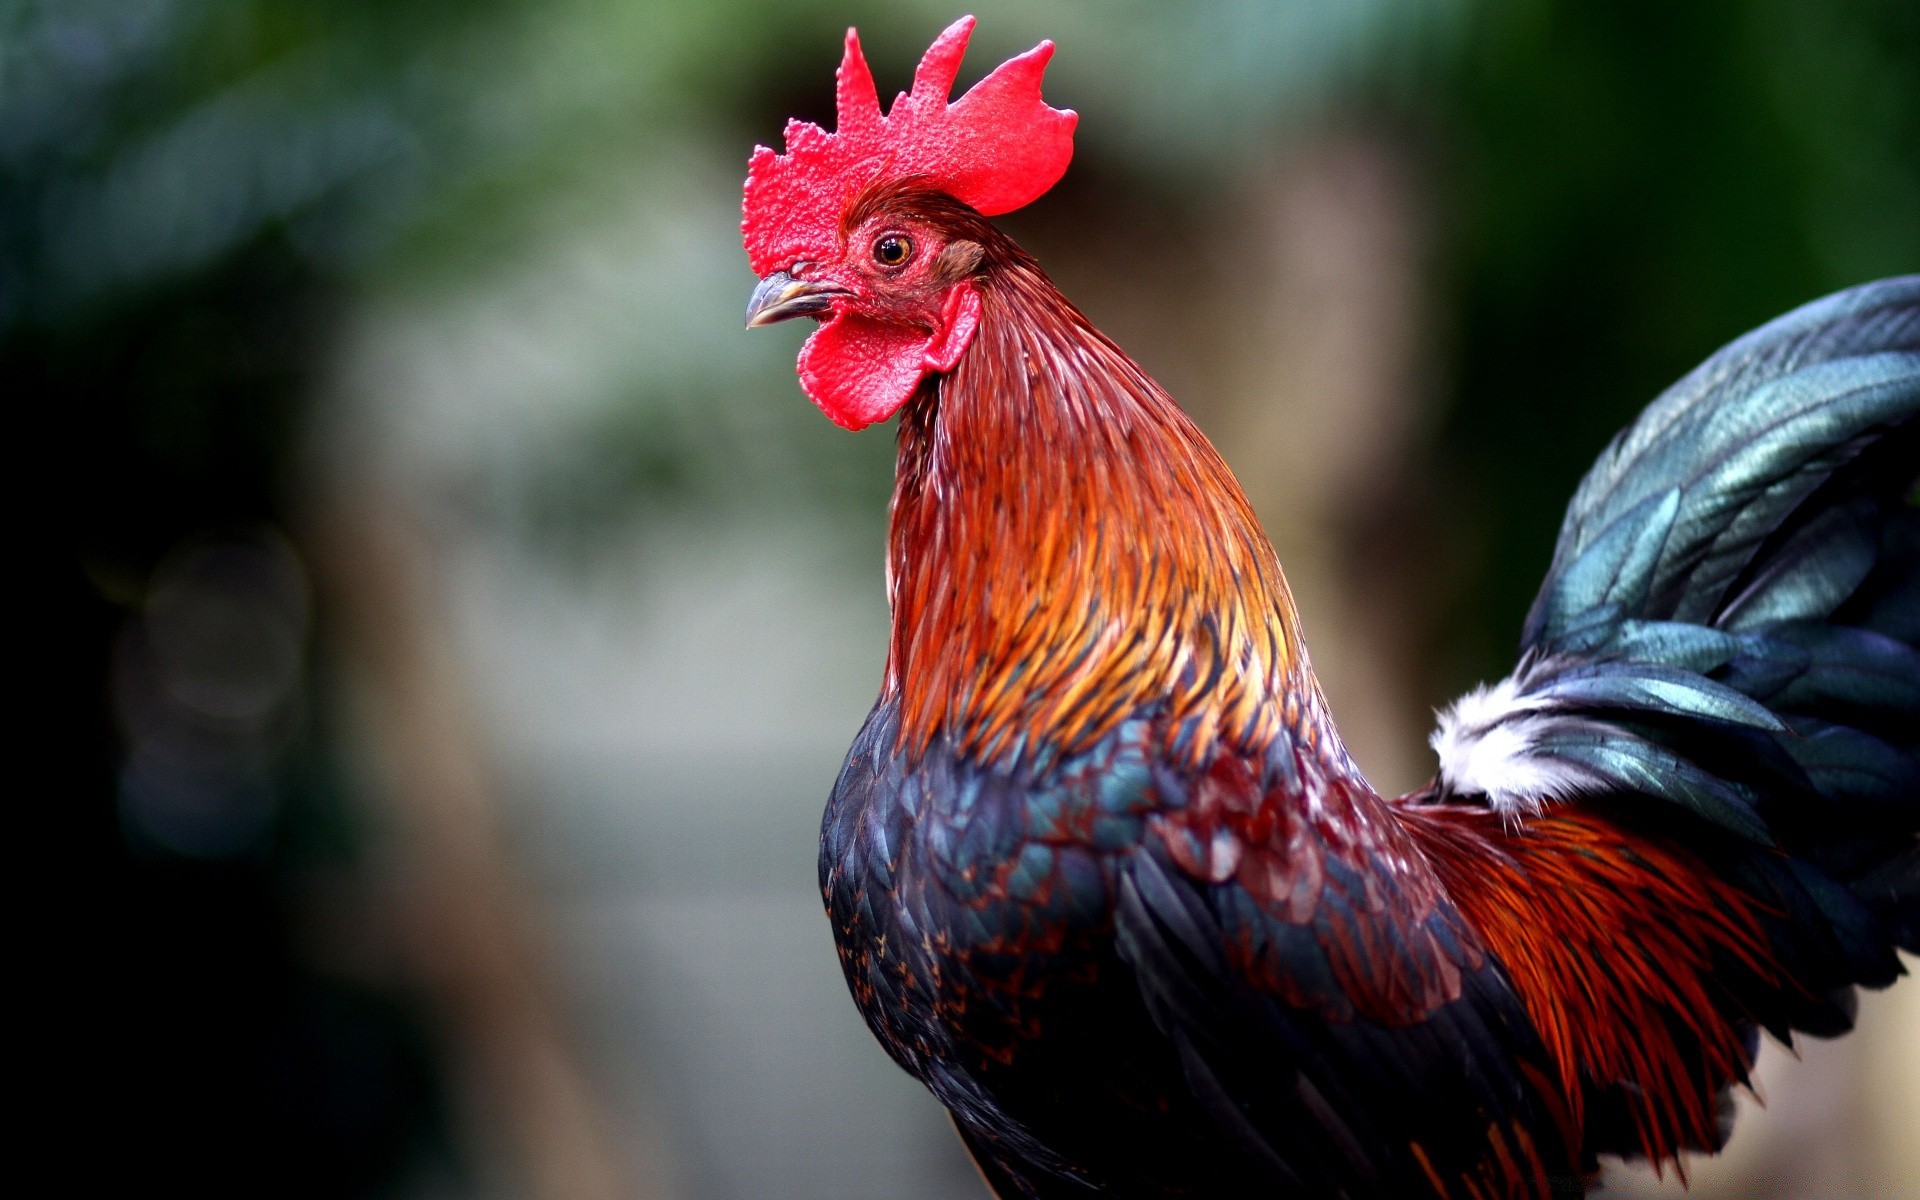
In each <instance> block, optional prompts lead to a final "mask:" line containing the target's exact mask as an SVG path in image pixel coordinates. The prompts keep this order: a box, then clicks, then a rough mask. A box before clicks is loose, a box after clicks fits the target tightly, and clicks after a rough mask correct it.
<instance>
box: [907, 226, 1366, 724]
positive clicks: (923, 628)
mask: <svg viewBox="0 0 1920 1200" xmlns="http://www.w3.org/2000/svg"><path fill="white" fill-rule="evenodd" d="M989 254H990V263H991V265H990V267H989V269H988V271H987V272H986V273H985V274H984V275H983V276H982V278H981V280H980V293H981V299H982V314H981V321H980V326H979V332H978V333H977V335H976V336H975V338H974V341H973V344H972V346H971V347H970V348H969V349H968V351H967V353H966V355H965V356H964V357H963V358H962V360H961V361H960V363H959V364H958V366H957V367H956V368H955V370H954V371H953V372H951V373H950V374H948V375H946V376H943V377H938V378H936V379H933V380H930V381H929V382H928V383H927V384H925V385H923V386H922V388H921V390H920V392H919V393H918V394H916V395H915V397H914V399H913V400H912V401H910V402H909V404H908V406H907V408H906V410H905V411H904V413H903V416H902V420H901V427H900V452H899V465H898V472H897V477H896V482H895V490H894V498H893V506H892V521H891V530H890V534H889V547H888V564H887V565H888V591H889V597H890V600H891V602H892V608H893V639H892V643H891V646H890V650H889V654H888V662H887V676H886V684H885V692H884V696H885V697H886V698H889V699H894V700H896V701H897V702H898V703H899V706H900V728H901V740H902V743H903V745H904V746H905V747H907V748H909V749H911V750H912V751H913V752H915V753H917V752H919V751H921V750H924V749H925V747H926V746H927V744H928V743H929V742H930V741H931V740H932V739H933V738H935V737H936V736H941V735H944V736H945V737H946V738H947V739H948V741H949V744H951V745H953V746H954V747H955V748H956V749H957V750H959V751H960V752H962V753H965V754H968V755H970V756H973V757H976V758H978V759H981V760H1000V759H1003V758H1006V757H1008V756H1014V757H1017V756H1019V755H1020V754H1021V753H1023V752H1029V753H1032V752H1039V751H1040V750H1041V749H1042V748H1043V747H1047V748H1051V749H1052V750H1054V751H1056V752H1060V753H1069V752H1072V751H1074V750H1078V749H1082V748H1085V747H1086V746H1088V745H1090V744H1091V743H1092V742H1094V741H1095V740H1097V739H1098V738H1100V737H1101V736H1102V735H1103V734H1105V733H1107V732H1108V731H1109V730H1111V729H1112V728H1113V727H1114V726H1115V725H1116V724H1118V723H1119V722H1120V721H1122V720H1124V719H1125V718H1127V717H1128V716H1130V715H1132V714H1133V713H1135V712H1137V711H1139V710H1141V709H1143V708H1145V707H1147V706H1149V705H1154V704H1156V703H1159V704H1164V706H1165V707H1164V710H1163V711H1164V712H1165V714H1166V716H1167V717H1168V718H1169V720H1168V723H1167V728H1168V729H1169V730H1170V731H1171V734H1170V735H1171V736H1173V737H1175V738H1177V739H1178V740H1179V741H1180V743H1181V744H1182V745H1184V746H1185V747H1187V749H1188V752H1189V753H1193V754H1196V755H1197V754H1198V753H1200V752H1201V751H1203V750H1204V749H1205V748H1207V747H1208V746H1210V745H1212V744H1213V743H1214V742H1215V741H1216V740H1217V739H1224V740H1225V741H1226V742H1228V743H1230V744H1234V745H1236V746H1238V747H1240V748H1242V749H1243V750H1245V751H1248V752H1258V751H1259V750H1261V749H1263V748H1264V747H1265V746H1266V745H1267V744H1268V743H1270V742H1271V741H1272V740H1273V739H1274V738H1275V737H1276V736H1277V735H1278V734H1279V733H1280V732H1281V730H1282V728H1283V727H1285V726H1286V725H1291V726H1292V727H1293V728H1294V729H1296V730H1299V729H1303V728H1306V729H1311V730H1312V732H1313V734H1314V735H1315V738H1314V740H1316V741H1318V742H1320V743H1321V744H1322V746H1323V748H1337V746H1338V743H1337V741H1336V740H1334V738H1333V735H1332V732H1331V730H1332V726H1331V722H1330V721H1328V720H1326V719H1325V715H1324V703H1323V701H1322V700H1321V698H1320V692H1319V688H1318V686H1317V684H1316V683H1315V682H1314V680H1313V676H1312V672H1311V670H1310V669H1309V667H1308V665H1307V660H1306V654H1305V651H1304V649H1303V647H1302V644H1301V640H1300V632H1299V627H1298V621H1297V620H1296V618H1295V615H1294V610H1293V602H1292V598H1291V597H1290V596H1289V595H1288V592H1287V585H1286V580H1285V579H1284V578H1283V577H1282V575H1281V572H1280V564H1279V562H1278V560H1277V559H1276V558H1275V556H1274V552H1273V547H1272V545H1271V544H1270V543H1269V542H1268V541H1267V538H1266V535H1265V534H1263V533H1262V532H1261V530H1260V527H1259V523H1258V521H1257V520H1256V519H1255V517H1254V514H1253V511H1252V509H1251V507H1250V506H1249V505H1248V504H1247V500H1246V497H1245V495H1244V494H1243V493H1242V492H1241V490H1240V487H1239V484H1238V483H1236V482H1235V480H1234V478H1233V475H1232V473H1231V472H1230V471H1229V470H1228V469H1227V466H1226V464H1225V463H1224V462H1223V461H1221V459H1220V456H1219V454H1218V453H1216V452H1215V450H1214V449H1213V447H1212V446H1211V445H1210V444H1209V443H1208V442H1207V440H1206V438H1205V436H1204V435H1202V434H1201V433H1200V431H1199V430H1198V429H1197V428H1196V427H1195V426H1194V424H1193V422H1192V421H1191V420H1189V419H1188V417H1187V416H1186V414H1185V413H1183V412H1181V410H1180V408H1179V407H1178V406H1177V405H1176V404H1175V403H1174V402H1173V399H1172V398H1171V397H1169V396H1168V395H1167V394H1166V392H1164V391H1163V390H1161V388H1160V386H1159V385H1158V384H1156V383H1155V382H1154V381H1153V380H1152V379H1150V378H1149V377H1148V376H1147V374H1146V373H1145V372H1144V371H1142V370H1141V369H1140V368H1139V367H1138V366H1137V365H1135V364H1134V362H1133V361H1132V360H1131V359H1129V358H1128V357H1127V356H1126V354H1125V353H1124V352H1122V351H1121V350H1120V349H1119V347H1117V346H1115V345H1114V344H1113V343H1112V342H1110V341H1108V340H1107V339H1106V338H1105V337H1104V336H1103V335H1102V334H1100V333H1099V331H1098V330H1096V329H1094V328H1093V326H1092V325H1091V324H1090V323H1089V322H1088V321H1087V319H1086V317H1085V316H1083V315H1082V314H1081V313H1080V312H1079V310H1077V309H1076V308H1074V307H1073V305H1072V304H1071V303H1069V302H1068V301H1067V300H1066V299H1065V297H1063V296H1061V294H1060V293H1059V292H1058V290H1056V289H1055V288H1054V286H1053V284H1052V283H1051V282H1050V281H1049V280H1048V279H1047V278H1046V277H1045V275H1044V274H1042V273H1041V271H1040V269H1039V268H1038V267H1037V266H1036V265H1034V264H1033V262H1032V260H1031V259H1029V258H1027V257H1026V256H1025V255H1024V254H1023V253H1021V252H1020V251H1019V250H1018V249H1017V248H1014V247H1012V244H1011V243H1004V242H1003V243H1001V244H997V245H990V246H989ZM1340 757H1341V758H1342V759H1344V757H1345V756H1344V753H1340Z"/></svg>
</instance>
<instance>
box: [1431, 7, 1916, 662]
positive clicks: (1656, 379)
mask: <svg viewBox="0 0 1920 1200" xmlns="http://www.w3.org/2000/svg"><path fill="white" fill-rule="evenodd" d="M1460 44H1461V47H1462V50H1463V55H1462V58H1461V60H1460V61H1459V63H1458V64H1457V65H1456V66H1455V67H1454V69H1453V70H1452V71H1450V72H1449V73H1448V75H1447V78H1446V81H1445V90H1444V93H1443V95H1442V96H1441V98H1440V100H1441V107H1440V108H1439V111H1440V112H1442V113H1444V117H1443V119H1442V121H1441V123H1440V138H1439V140H1440V144H1441V149H1442V154H1441V156H1440V158H1441V162H1442V164H1443V178H1444V181H1445V183H1446V185H1447V187H1448V195H1447V210H1446V214H1445V221H1446V225H1445V227H1446V228H1447V229H1448V230H1449V231H1450V233H1451V238H1452V242H1451V245H1450V247H1449V251H1450V259H1451V261H1450V262H1449V263H1448V264H1447V267H1448V291H1447V293H1446V296H1445V299H1444V303H1443V306H1442V311H1443V312H1444V313H1446V314H1448V315H1449V317H1450V318H1451V319H1452V320H1453V321H1454V322H1455V327H1454V329H1453V331H1452V336H1451V343H1452V345H1451V353H1450V355H1449V358H1450V370H1451V373H1452V378H1451V379H1450V381H1449V390H1450V392H1451V393H1452V397H1453V399H1452V403H1451V419H1450V421H1449V424H1448V427H1447V430H1446V446H1445V450H1446V453H1447V456H1448V460H1449V465H1450V467H1451V469H1450V470H1449V472H1448V476H1447V479H1448V486H1449V488H1452V489H1457V490H1458V492H1459V494H1460V495H1461V496H1462V498H1463V499H1465V500H1466V501H1467V502H1468V503H1469V504H1470V505H1471V506H1472V510H1473V511H1472V515H1471V524H1472V525H1473V527H1474V528H1475V529H1476V530H1477V531H1478V533H1477V536H1478V537H1479V538H1481V539H1483V545H1484V553H1485V559H1484V562H1483V563H1482V565H1481V568H1480V569H1479V570H1478V571H1476V572H1475V578H1476V579H1477V580H1478V581H1479V585H1480V586H1478V587H1476V588H1474V589H1472V590H1471V591H1470V592H1469V594H1468V595H1467V597H1466V604H1465V606H1464V607H1463V610H1462V612H1461V613H1460V615H1459V616H1458V618H1457V619H1456V620H1455V621H1454V622H1453V626H1454V627H1455V628H1457V629H1459V630H1460V631H1462V633H1463V634H1464V635H1467V636H1465V637H1463V638H1462V639H1461V641H1460V643H1459V644H1458V649H1459V650H1460V651H1461V654H1460V659H1459V661H1457V662H1455V663H1453V664H1451V671H1452V673H1453V675H1454V676H1455V679H1454V680H1452V682H1455V683H1457V682H1462V681H1464V680H1465V679H1466V678H1468V677H1471V676H1473V675H1476V674H1477V675H1479V676H1480V677H1483V678H1491V677H1494V676H1496V675H1498V674H1499V673H1502V672H1504V671H1505V670H1506V666H1507V664H1509V663H1510V662H1511V660H1512V653H1513V651H1512V646H1513V644H1514V640H1515V639H1516V638H1517V636H1518V633H1519V628H1520V621H1521V618H1522V616H1523V615H1524V613H1525V611H1526V607H1527V605H1528V604H1529V603H1530V602H1531V600H1532V597H1533V592H1534V589H1535V588H1536V587H1537V586H1538V585H1539V581H1540V578H1541V576H1542V575H1543V574H1544V572H1545V570H1546V566H1547V561H1548V559H1549V557H1550V556H1551V553H1552V548H1553V541H1554V536H1555V534H1556V532H1557V531H1558V527H1559V519H1560V513H1561V511H1562V509H1563V508H1564V506H1565V503H1566V499H1567V497H1569V496H1570V495H1571V494H1572V490H1573V487H1574V484H1575V483H1576V482H1577V481H1578V479H1579V478H1580V476H1581V475H1582V474H1583V473H1584V472H1585V470H1586V468H1587V466H1588V465H1589V464H1591V463H1592V461H1593V458H1594V455H1595V454H1597V453H1598V451H1599V450H1600V448H1601V447H1602V446H1603V445H1604V444H1605V443H1606V440H1607V439H1608V438H1609V437H1611V436H1612V434H1613V432H1614V431H1615V430H1616V429H1618V428H1620V426H1622V425H1623V424H1624V423H1625V422H1626V421H1628V420H1629V419H1631V418H1632V416H1633V415H1634V413H1635V412H1637V411H1638V410H1639V409H1640V407H1641V406H1643V405H1644V404H1646V402H1647V401H1649V400H1651V399H1652V398H1653V396H1654V395H1655V394H1656V393H1658V392H1659V391H1660V390H1661V389H1662V388H1664V387H1665V386H1667V384H1669V383H1671V382H1673V381H1674V380H1675V379H1677V378H1679V376H1680V375H1681V374H1682V373H1683V372H1685V371H1687V370H1688V369H1690V368H1691V367H1692V366H1693V365H1694V364H1695V363H1697V362H1699V361H1700V360H1701V359H1702V358H1704V357H1705V356H1706V354H1707V353H1708V352H1710V351H1711V350H1713V349H1714V348H1716V347H1717V346H1719V345H1720V344H1721V343H1723V342H1725V341H1727V340H1729V339H1731V338H1733V337H1735V336H1737V335H1739V334H1740V333H1743V332H1745V331H1746V330H1747V329H1750V328H1752V327H1753V326H1755V325H1758V324H1760V323H1761V322H1763V321H1766V320H1768V319H1769V318H1771V317H1774V316H1776V315H1778V314H1780V313H1782V312H1785V311H1786V310H1787V309H1789V308H1792V307H1795V306H1797V305H1799V304H1802V303H1805V302H1806V301H1808V300H1811V299H1813V298H1815V297H1817V296H1820V295H1823V294H1825V293H1827V292H1830V291H1833V290H1835V289H1836V288H1840V287H1844V286H1847V285H1849V284H1854V283H1861V282H1864V281H1866V280H1869V279H1873V278H1877V277H1880V276H1884V275H1893V274H1899V273H1902V272H1908V271H1915V270H1920V5H1915V4H1913V3H1911V0H1702V2H1700V3H1693V4H1678V5H1676V4H1662V3H1657V2H1653V0H1626V2H1623V3H1615V4H1601V5H1593V4H1579V3H1559V2H1551V3H1550V2H1543V0H1485V2H1484V3H1481V4H1479V5H1477V6H1476V7H1475V8H1474V9H1473V13H1472V17H1471V20H1470V23H1469V26H1468V29H1467V31H1466V33H1465V35H1464V36H1463V37H1462V39H1461V43H1460ZM1469 638H1471V639H1472V640H1471V641H1469V640H1468V639H1469Z"/></svg>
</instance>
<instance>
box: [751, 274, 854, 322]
mask: <svg viewBox="0 0 1920 1200" xmlns="http://www.w3.org/2000/svg"><path fill="white" fill-rule="evenodd" d="M843 291H844V289H842V288H839V287H835V286H834V285H832V284H828V283H815V282H812V281H809V280H805V279H795V278H794V277H793V276H791V275H789V274H787V273H786V272H785V271H775V272H773V273H772V274H771V275H768V276H767V277H766V278H765V279H762V280H761V281H760V282H759V284H758V285H757V286H756V287H755V288H754V289H753V295H752V296H751V297H750V298H748V300H747V328H748V329H758V328H760V327H761V326H762V325H772V324H774V323H776V322H779V321H787V320H791V319H792V318H794V317H817V316H820V315H822V314H824V313H826V312H827V311H828V310H829V309H830V308H832V307H833V298H834V297H835V296H838V295H841V294H843Z"/></svg>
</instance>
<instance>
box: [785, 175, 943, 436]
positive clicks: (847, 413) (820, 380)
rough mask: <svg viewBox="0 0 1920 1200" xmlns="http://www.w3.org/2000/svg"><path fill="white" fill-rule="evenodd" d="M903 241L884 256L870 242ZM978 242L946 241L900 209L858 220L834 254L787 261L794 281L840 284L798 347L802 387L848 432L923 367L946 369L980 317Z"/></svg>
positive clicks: (925, 370)
mask: <svg viewBox="0 0 1920 1200" xmlns="http://www.w3.org/2000/svg"><path fill="white" fill-rule="evenodd" d="M890 237H892V238H900V239H904V240H905V241H906V242H907V244H908V247H909V251H908V255H907V258H906V260H905V261H904V262H901V263H899V264H898V265H894V266H889V265H887V264H886V263H884V262H882V261H881V260H880V258H879V257H878V255H877V253H876V248H877V247H878V246H880V244H881V243H882V242H884V241H885V240H886V239H888V238H890ZM979 264H980V253H979V247H978V246H975V245H974V244H973V243H970V242H953V241H949V240H948V239H947V238H945V237H943V235H941V234H940V233H939V232H937V231H936V230H935V229H934V228H933V227H932V226H930V225H928V224H926V223H925V222H921V221H916V220H913V219H910V218H902V217H901V216H899V215H898V214H897V213H886V212H876V213H874V214H873V215H871V216H869V217H867V218H866V219H865V220H860V221H857V222H856V223H855V224H854V225H853V226H852V228H851V229H850V230H849V231H848V232H847V234H846V236H845V237H844V238H843V239H842V240H841V243H840V247H839V253H838V256H837V257H835V258H833V259H831V260H826V261H818V262H801V263H796V264H794V267H793V269H792V271H791V274H792V275H793V277H794V278H795V279H800V280H805V281H808V282H812V283H823V284H831V285H833V286H834V287H836V288H840V289H843V291H842V294H840V295H837V296H835V297H834V299H833V307H832V309H831V311H830V312H829V314H828V315H827V316H826V317H825V318H824V319H823V320H822V321H821V325H820V328H819V329H817V330H815V331H814V333H813V336H812V337H809V338H808V339H807V343H806V345H805V346H804V347H802V348H801V351H800V386H801V387H802V388H803V389H804V390H805V391H806V393H807V395H808V396H809V397H810V398H811V399H812V400H813V402H814V403H815V404H817V405H819V406H820V410H821V411H822V412H824V413H826V414H827V416H828V417H830V418H831V419H832V420H833V422H834V423H835V424H837V425H840V426H842V427H844V428H846V429H854V430H858V429H864V428H866V427H867V426H868V425H872V424H874V423H875V422H877V421H884V420H886V419H887V418H888V417H891V416H892V415H893V414H894V413H896V412H898V411H899V410H900V406H901V405H903V404H905V403H906V402H907V399H908V397H910V396H912V395H913V392H914V389H915V388H917V387H919V386H920V381H921V380H922V379H924V378H925V377H926V376H927V375H928V374H929V373H936V372H946V371H951V370H952V369H953V367H954V364H956V363H958V362H959V361H960V356H961V355H962V354H964V353H965V352H966V349H967V347H968V345H969V344H971V342H972V340H973V334H974V331H975V330H976V329H977V328H978V327H979V324H980V296H979V293H978V292H977V291H975V289H974V283H973V273H974V271H975V270H977V269H978V267H979Z"/></svg>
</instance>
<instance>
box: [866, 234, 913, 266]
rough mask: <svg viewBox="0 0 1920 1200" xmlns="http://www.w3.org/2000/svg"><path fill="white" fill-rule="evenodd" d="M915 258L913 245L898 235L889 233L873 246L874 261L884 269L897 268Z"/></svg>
mask: <svg viewBox="0 0 1920 1200" xmlns="http://www.w3.org/2000/svg"><path fill="white" fill-rule="evenodd" d="M912 257H913V243H912V242H911V241H909V240H908V239H906V238H904V237H902V236H900V235H899V234H897V233H889V234H888V235H886V236H885V237H883V238H881V239H880V240H879V241H877V242H875V243H874V244H873V261H875V262H877V263H879V264H880V265H881V266H883V267H897V266H899V265H900V264H902V263H904V262H906V261H907V260H908V259H909V258H912Z"/></svg>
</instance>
